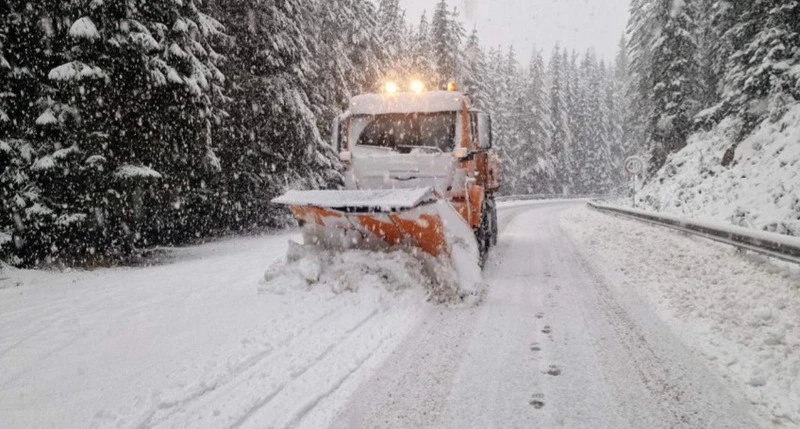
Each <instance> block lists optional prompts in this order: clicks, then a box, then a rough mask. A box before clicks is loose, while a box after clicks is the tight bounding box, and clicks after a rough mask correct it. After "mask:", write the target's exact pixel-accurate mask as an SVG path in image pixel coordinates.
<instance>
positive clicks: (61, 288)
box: [0, 234, 430, 429]
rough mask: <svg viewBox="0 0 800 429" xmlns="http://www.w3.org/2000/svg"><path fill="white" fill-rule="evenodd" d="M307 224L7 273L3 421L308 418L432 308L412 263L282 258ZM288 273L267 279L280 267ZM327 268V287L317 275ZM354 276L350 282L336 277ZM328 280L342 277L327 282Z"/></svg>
mask: <svg viewBox="0 0 800 429" xmlns="http://www.w3.org/2000/svg"><path fill="white" fill-rule="evenodd" d="M298 238H299V237H298V236H297V235H296V234H288V235H287V234H284V235H277V236H267V237H254V238H237V239H231V240H227V241H221V242H218V243H213V244H208V245H204V246H198V247H192V248H186V249H177V250H174V251H171V252H170V253H169V255H170V258H172V259H173V260H172V261H171V262H169V263H167V264H165V265H161V266H154V267H141V268H118V269H103V270H97V271H92V272H78V271H73V272H64V273H57V272H43V271H24V270H12V269H7V270H4V271H3V272H2V273H0V326H3V329H2V330H0V368H2V370H0V403H2V404H3V407H2V408H3V411H2V412H0V427H2V428H27V427H36V428H67V427H70V428H72V427H75V428H78V427H85V428H112V427H113V428H175V427H191V428H194V429H202V428H220V427H238V428H264V427H275V428H284V427H311V426H313V425H311V426H309V425H310V423H309V422H307V421H306V420H307V416H310V415H313V418H314V419H315V420H314V421H319V420H316V419H321V421H330V420H332V419H333V416H335V414H336V413H337V412H338V411H339V409H340V408H341V407H342V406H343V404H344V403H345V402H346V401H347V399H348V398H349V397H350V395H351V394H352V393H353V392H354V391H355V389H357V387H358V386H359V385H360V384H361V383H362V382H363V381H364V380H365V379H367V378H368V377H369V376H370V375H371V371H373V369H374V368H376V367H377V366H378V365H379V364H380V363H381V362H383V360H384V359H385V358H386V357H387V356H388V355H389V354H391V353H392V351H393V350H394V349H395V348H396V347H397V346H398V344H399V343H400V342H401V341H402V339H403V338H404V337H405V335H406V334H407V333H408V332H409V331H410V330H412V329H414V327H415V326H416V324H417V323H419V320H420V318H421V315H422V314H423V313H424V312H425V311H426V309H428V308H430V305H429V304H427V303H426V295H427V291H426V290H425V289H424V288H423V287H420V285H419V284H418V283H417V280H419V279H418V277H419V275H420V273H419V272H413V271H412V272H411V274H410V275H404V274H406V273H402V272H401V269H405V268H407V267H406V266H407V265H409V264H410V265H411V268H418V267H416V266H414V265H413V263H412V262H411V260H409V259H403V258H402V257H392V256H390V255H388V254H378V255H376V254H367V253H364V254H361V255H356V254H352V253H351V254H348V255H340V256H338V257H337V258H336V264H337V266H336V269H335V270H333V271H325V270H326V267H325V266H319V267H317V266H315V265H314V264H315V262H314V260H313V258H312V259H311V260H308V261H306V262H302V263H300V262H299V261H295V262H296V264H293V263H292V262H289V263H287V264H282V263H280V262H279V261H282V260H284V258H285V256H286V253H287V243H288V242H289V240H291V239H298ZM275 264H279V265H284V266H285V267H289V268H286V269H277V271H274V270H273V271H271V272H272V273H278V274H277V275H276V276H275V277H272V278H270V280H269V281H267V280H265V279H264V272H265V270H266V269H267V268H268V267H270V266H271V265H275ZM317 274H319V277H318V282H317V283H314V282H311V283H309V282H308V279H309V278H312V279H313V278H315V276H316V275H317ZM336 276H342V278H343V279H344V280H345V281H343V282H341V283H336V282H333V281H331V282H330V283H328V284H327V285H325V284H323V283H324V282H325V280H326V279H330V280H333V279H334V278H335V277H336ZM326 286H330V287H326Z"/></svg>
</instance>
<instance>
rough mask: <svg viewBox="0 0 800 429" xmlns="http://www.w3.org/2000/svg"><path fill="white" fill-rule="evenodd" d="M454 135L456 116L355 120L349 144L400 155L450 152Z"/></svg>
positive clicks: (417, 114)
mask: <svg viewBox="0 0 800 429" xmlns="http://www.w3.org/2000/svg"><path fill="white" fill-rule="evenodd" d="M455 132H456V114H455V112H444V113H425V114H423V113H412V114H390V115H375V116H356V117H353V118H352V119H351V122H350V143H351V146H352V144H353V143H355V144H356V145H359V146H376V147H383V148H389V149H392V150H395V151H398V152H401V153H411V152H415V151H426V150H427V151H435V152H439V151H441V152H449V151H452V150H453V148H454V147H455Z"/></svg>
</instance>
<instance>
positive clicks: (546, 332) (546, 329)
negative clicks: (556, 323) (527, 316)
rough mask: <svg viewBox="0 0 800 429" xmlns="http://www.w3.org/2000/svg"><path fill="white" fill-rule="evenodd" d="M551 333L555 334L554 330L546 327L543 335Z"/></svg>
mask: <svg viewBox="0 0 800 429" xmlns="http://www.w3.org/2000/svg"><path fill="white" fill-rule="evenodd" d="M551 332H553V328H551V327H550V325H545V327H544V328H542V333H543V334H549V333H551Z"/></svg>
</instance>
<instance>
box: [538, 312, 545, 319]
mask: <svg viewBox="0 0 800 429" xmlns="http://www.w3.org/2000/svg"><path fill="white" fill-rule="evenodd" d="M543 317H544V313H536V318H537V319H541V318H543Z"/></svg>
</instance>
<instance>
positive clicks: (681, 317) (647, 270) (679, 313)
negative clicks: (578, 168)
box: [561, 208, 800, 428]
mask: <svg viewBox="0 0 800 429" xmlns="http://www.w3.org/2000/svg"><path fill="white" fill-rule="evenodd" d="M561 226H562V228H563V229H565V230H566V231H567V232H568V233H569V234H570V235H571V236H572V238H573V240H575V241H580V242H582V243H584V244H585V246H588V248H589V253H590V254H589V255H587V257H586V259H587V260H590V261H592V264H593V265H594V267H595V268H596V269H597V270H598V271H599V272H602V273H603V274H604V275H605V277H607V278H609V279H610V281H609V282H608V283H609V284H615V285H617V287H619V288H624V289H625V290H626V291H629V292H633V293H638V294H641V295H642V297H644V298H646V300H648V301H649V302H650V303H651V304H652V306H653V307H654V308H655V309H656V310H657V311H658V312H659V315H660V317H661V318H662V319H663V320H664V321H665V322H666V323H668V324H669V325H670V326H671V327H672V329H673V331H674V332H675V334H676V335H678V336H680V337H681V338H682V340H683V341H684V342H685V343H686V344H687V345H688V346H689V347H690V348H691V349H692V350H693V351H694V352H695V353H696V354H697V355H698V356H701V357H703V358H704V359H705V361H706V363H707V365H708V366H709V367H710V368H711V369H712V370H713V371H714V372H716V373H717V374H719V375H720V376H721V377H722V378H724V379H725V380H726V381H727V383H728V385H729V387H731V390H732V391H734V392H743V394H744V395H745V396H746V398H747V400H749V401H750V402H751V403H752V404H753V405H754V406H755V408H756V409H757V411H758V412H759V413H760V414H761V416H762V417H764V418H765V420H767V421H771V422H772V424H773V425H774V426H775V427H784V428H785V427H800V270H798V269H796V268H787V267H779V266H776V265H774V264H773V263H771V262H768V261H764V260H762V259H758V258H755V257H745V256H742V255H740V254H738V253H736V251H735V250H734V249H733V248H732V247H729V246H725V245H720V244H717V243H713V242H710V241H707V240H704V239H700V238H694V237H687V236H684V235H681V234H678V233H675V232H672V231H670V230H667V229H664V228H658V227H654V226H649V225H646V224H643V223H639V222H635V221H631V220H624V219H621V218H615V217H612V216H609V215H604V214H601V213H598V212H594V211H590V210H589V209H585V208H584V209H577V210H575V211H574V212H572V213H570V214H568V215H567V216H565V217H564V219H563V220H562V222H561Z"/></svg>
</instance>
